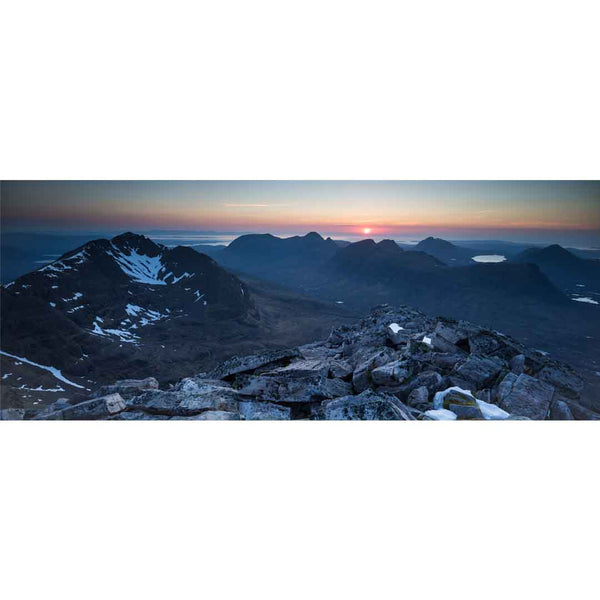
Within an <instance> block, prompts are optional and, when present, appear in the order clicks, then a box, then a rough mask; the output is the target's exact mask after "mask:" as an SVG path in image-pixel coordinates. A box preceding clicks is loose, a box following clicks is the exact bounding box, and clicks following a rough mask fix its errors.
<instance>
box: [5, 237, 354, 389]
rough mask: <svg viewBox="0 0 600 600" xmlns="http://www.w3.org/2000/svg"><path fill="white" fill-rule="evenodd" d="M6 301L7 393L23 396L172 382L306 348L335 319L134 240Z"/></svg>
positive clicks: (189, 256)
mask: <svg viewBox="0 0 600 600" xmlns="http://www.w3.org/2000/svg"><path fill="white" fill-rule="evenodd" d="M0 294H1V302H2V312H1V319H2V323H1V325H2V351H1V352H2V354H3V361H2V362H3V365H2V370H3V377H4V376H6V377H4V379H3V384H4V385H5V386H9V387H11V389H12V390H13V392H14V394H16V395H17V396H23V395H25V396H36V394H28V393H26V392H40V393H41V392H44V391H52V390H55V388H56V387H57V385H58V386H59V387H62V388H65V389H64V390H62V391H65V390H66V389H67V387H66V386H69V390H70V391H72V392H74V393H83V391H82V392H78V391H77V390H85V389H86V388H90V387H93V386H94V385H95V384H98V383H101V382H103V381H107V380H110V379H115V378H119V377H124V376H127V377H136V376H145V375H146V374H147V373H149V372H152V373H155V374H157V375H156V376H157V377H158V378H159V379H160V380H161V381H165V380H169V379H174V378H176V377H177V376H181V374H182V373H184V372H187V371H189V370H190V369H197V370H198V371H200V370H202V368H205V367H206V366H209V365H210V364H212V363H213V362H214V361H216V360H219V359H222V358H224V357H225V356H227V355H229V354H231V353H232V352H233V351H239V349H241V348H246V349H247V350H251V349H252V348H264V347H276V346H277V345H280V344H282V343H289V342H290V340H300V339H303V335H305V333H304V331H305V332H306V333H308V332H309V331H311V330H312V331H313V332H314V331H315V329H318V328H319V327H320V326H322V324H323V320H322V317H323V315H326V316H327V324H328V325H329V323H330V322H331V318H332V309H331V307H330V306H324V305H319V303H317V302H315V301H314V300H310V301H308V300H304V299H301V298H298V297H297V296H293V297H290V294H289V292H285V293H282V292H277V291H273V290H272V289H267V288H266V287H265V286H262V287H261V286H257V285H256V284H255V283H250V284H246V283H244V282H242V281H241V280H240V279H239V278H238V277H236V276H235V275H233V274H231V273H229V272H228V271H226V270H225V269H224V268H222V267H221V266H219V265H218V264H217V263H216V262H215V261H214V260H213V259H211V258H209V257H208V256H206V255H203V254H199V253H198V252H196V251H194V250H192V249H191V248H189V247H182V246H178V247H175V248H167V247H165V246H162V245H160V244H156V243H154V242H153V241H151V240H150V239H148V238H146V237H144V236H141V235H136V234H133V233H125V234H122V235H119V236H116V237H114V238H112V239H110V240H107V239H98V240H93V241H91V242H88V243H86V244H84V245H83V246H80V247H79V248H77V249H75V250H73V251H71V252H67V253H66V254H64V255H63V256H61V257H60V258H59V259H58V260H55V261H54V262H52V263H50V264H48V265H46V266H44V267H42V268H40V269H38V270H37V271H33V272H31V273H28V274H26V275H24V276H22V277H19V278H18V279H16V280H15V281H13V282H10V283H8V284H6V285H5V286H3V287H2V288H1V290H0ZM342 312H343V310H342V308H341V307H339V308H338V309H337V314H338V315H341V313H342ZM294 319H295V320H296V321H297V322H298V323H299V324H300V328H301V329H302V330H304V331H299V330H298V326H297V325H294V324H291V323H290V322H291V321H292V320H294ZM307 319H312V321H313V324H312V325H311V324H309V325H307V322H306V321H307ZM290 332H291V333H290ZM57 372H58V373H60V374H61V375H60V377H58V381H60V382H62V383H58V384H57V377H56V373H57ZM63 372H64V373H66V375H63V374H62V373H63ZM61 378H62V379H61ZM65 379H66V380H68V381H69V382H70V383H67V382H66V381H65ZM16 390H23V392H18V391H16ZM56 391H60V390H56ZM5 392H6V390H5ZM7 393H8V392H6V393H5V394H4V395H5V396H6V394H7ZM11 393H12V392H11Z"/></svg>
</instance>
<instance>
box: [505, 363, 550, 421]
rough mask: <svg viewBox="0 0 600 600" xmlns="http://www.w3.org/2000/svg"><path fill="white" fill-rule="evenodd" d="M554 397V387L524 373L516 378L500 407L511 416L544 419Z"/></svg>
mask: <svg viewBox="0 0 600 600" xmlns="http://www.w3.org/2000/svg"><path fill="white" fill-rule="evenodd" d="M553 395H554V387H553V386H551V385H549V384H548V383H545V382H543V381H540V380H539V379H536V378H535V377H531V376H529V375H525V374H524V373H523V374H521V375H519V376H518V377H517V380H516V381H515V383H514V385H513V386H512V389H511V391H510V392H509V393H508V394H507V395H506V396H504V398H502V400H501V401H500V407H501V408H503V409H504V410H505V411H507V412H509V413H510V414H512V415H518V416H522V417H529V418H530V419H545V418H546V416H547V415H548V410H549V408H550V401H551V400H552V396H553Z"/></svg>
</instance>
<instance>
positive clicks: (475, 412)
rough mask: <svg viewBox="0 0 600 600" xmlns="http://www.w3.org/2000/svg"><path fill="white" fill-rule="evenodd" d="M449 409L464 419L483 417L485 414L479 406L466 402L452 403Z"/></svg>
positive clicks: (460, 418)
mask: <svg viewBox="0 0 600 600" xmlns="http://www.w3.org/2000/svg"><path fill="white" fill-rule="evenodd" d="M448 410H449V411H451V412H453V413H454V414H455V415H456V416H457V418H458V419H459V420H461V421H463V420H473V419H483V414H482V413H481V410H480V408H479V406H470V405H466V404H450V405H449V406H448Z"/></svg>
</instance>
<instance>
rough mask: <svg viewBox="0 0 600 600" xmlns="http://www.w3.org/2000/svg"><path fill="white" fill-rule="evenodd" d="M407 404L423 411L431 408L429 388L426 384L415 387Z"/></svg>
mask: <svg viewBox="0 0 600 600" xmlns="http://www.w3.org/2000/svg"><path fill="white" fill-rule="evenodd" d="M406 404H407V405H408V406H410V407H411V408H416V409H418V410H421V411H424V410H427V409H428V408H429V390H428V389H427V388H426V387H425V386H424V385H422V386H421V387H418V388H415V389H414V390H412V392H411V393H410V394H409V395H408V398H407V400H406Z"/></svg>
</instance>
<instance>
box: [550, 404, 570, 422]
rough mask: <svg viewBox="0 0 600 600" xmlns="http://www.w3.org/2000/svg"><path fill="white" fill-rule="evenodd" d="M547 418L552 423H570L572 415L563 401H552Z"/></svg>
mask: <svg viewBox="0 0 600 600" xmlns="http://www.w3.org/2000/svg"><path fill="white" fill-rule="evenodd" d="M548 418H549V419H551V420H552V421H572V420H573V413H572V412H571V409H570V408H569V405H568V404H567V403H566V402H565V401H564V400H553V401H552V404H551V405H550V415H549V416H548Z"/></svg>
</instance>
